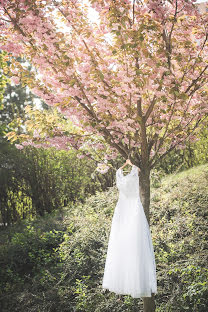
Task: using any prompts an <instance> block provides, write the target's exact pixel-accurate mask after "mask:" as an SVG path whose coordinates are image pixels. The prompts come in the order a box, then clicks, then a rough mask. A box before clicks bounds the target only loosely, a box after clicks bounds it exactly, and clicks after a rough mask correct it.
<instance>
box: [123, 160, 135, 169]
mask: <svg viewBox="0 0 208 312" xmlns="http://www.w3.org/2000/svg"><path fill="white" fill-rule="evenodd" d="M127 165H130V166H133V164H132V162H131V160H130V159H129V158H127V160H126V162H125V163H124V164H123V166H121V169H123V168H124V167H126V166H127Z"/></svg>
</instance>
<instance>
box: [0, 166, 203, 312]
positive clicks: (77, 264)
mask: <svg viewBox="0 0 208 312" xmlns="http://www.w3.org/2000/svg"><path fill="white" fill-rule="evenodd" d="M153 185H154V184H153ZM156 186H157V187H152V190H151V191H152V192H151V211H150V219H151V221H150V222H151V223H150V226H151V233H152V239H153V245H154V249H155V257H156V265H157V278H158V294H157V295H156V304H157V312H168V311H171V312H183V311H189V312H191V311H193V312H205V311H207V310H208V301H207V300H208V299H207V298H208V284H207V280H208V270H207V263H208V259H207V258H208V255H207V251H206V249H205V248H206V247H207V246H206V241H207V222H206V217H207V206H208V165H202V166H198V167H195V168H192V169H189V170H187V171H185V172H181V173H179V174H176V175H168V176H166V177H164V178H163V179H162V180H161V182H160V183H157V185H156ZM117 198H118V192H117V189H116V187H115V186H114V187H112V188H110V189H109V190H108V191H106V192H103V193H97V194H96V195H94V196H91V197H90V198H88V199H87V200H86V202H85V203H84V204H77V205H74V206H71V207H67V209H66V210H65V211H63V212H62V213H61V214H60V213H59V214H54V215H48V216H45V217H44V218H39V219H37V220H32V221H27V222H26V221H25V222H23V223H21V224H19V225H15V226H13V227H11V228H9V229H6V230H5V229H4V230H1V238H0V281H1V282H0V283H1V286H0V310H1V311H2V312H10V311H12V312H13V311H18V312H22V311H24V312H38V311H40V312H52V311H57V312H73V311H76V312H109V311H111V312H127V311H128V312H131V311H132V312H134V311H135V312H136V311H142V301H141V300H140V299H133V298H131V297H130V296H121V300H119V297H118V296H117V295H115V294H114V293H111V292H109V291H105V292H104V291H102V288H101V283H102V276H103V271H104V263H105V255H106V250H107V244H108V236H109V232H110V226H111V220H112V216H113V211H114V208H115V204H116V201H117Z"/></svg>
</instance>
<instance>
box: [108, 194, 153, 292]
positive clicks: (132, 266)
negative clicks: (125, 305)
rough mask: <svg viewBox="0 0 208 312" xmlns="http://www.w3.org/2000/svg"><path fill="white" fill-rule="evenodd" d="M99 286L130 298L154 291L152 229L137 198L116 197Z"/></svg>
mask: <svg viewBox="0 0 208 312" xmlns="http://www.w3.org/2000/svg"><path fill="white" fill-rule="evenodd" d="M102 288H103V289H108V290H110V291H112V292H115V293H116V294H123V295H131V296H132V297H133V298H141V297H151V293H154V294H156V293H157V281H156V265H155V257H154V250H153V245H152V239H151V233H150V229H149V225H148V222H147V219H146V216H145V213H144V210H143V206H142V203H141V200H140V198H130V199H129V198H128V199H126V200H125V199H120V198H119V200H118V202H117V205H116V207H115V210H114V215H113V219H112V224H111V231H110V235H109V241H108V249H107V255H106V261H105V269H104V275H103V281H102Z"/></svg>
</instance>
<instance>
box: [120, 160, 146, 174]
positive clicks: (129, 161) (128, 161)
mask: <svg viewBox="0 0 208 312" xmlns="http://www.w3.org/2000/svg"><path fill="white" fill-rule="evenodd" d="M127 165H130V166H134V164H132V162H131V160H130V159H129V158H127V160H126V162H125V163H124V164H123V166H121V167H120V168H121V169H123V168H124V167H126V166H127ZM137 168H138V171H139V172H140V171H141V169H140V168H139V167H137Z"/></svg>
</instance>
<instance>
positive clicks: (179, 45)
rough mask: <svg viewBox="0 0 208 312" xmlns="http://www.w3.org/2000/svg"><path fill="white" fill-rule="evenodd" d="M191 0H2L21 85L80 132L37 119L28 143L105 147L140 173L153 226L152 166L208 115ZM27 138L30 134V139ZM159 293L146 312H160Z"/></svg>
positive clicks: (3, 40) (204, 52)
mask: <svg viewBox="0 0 208 312" xmlns="http://www.w3.org/2000/svg"><path fill="white" fill-rule="evenodd" d="M194 2H195V1H194V0H169V1H165V0H149V1H148V0H141V1H139V0H138V1H136V0H89V1H82V0H45V1H44V0H30V1H27V0H19V1H15V0H10V1H8V0H0V11H1V29H2V30H1V37H0V48H1V49H2V50H5V51H7V52H8V53H10V55H11V57H12V56H21V57H24V58H25V59H26V60H27V61H28V62H29V63H30V64H32V65H33V71H31V72H28V71H27V69H26V68H25V67H24V66H23V64H20V63H18V61H17V60H16V59H15V58H13V59H12V65H11V66H10V75H11V76H12V79H13V81H14V82H15V83H19V82H21V83H22V84H23V85H24V84H25V85H28V86H29V87H30V89H31V90H32V92H33V93H34V94H36V95H38V96H39V97H40V98H41V99H43V100H44V101H45V102H46V103H47V105H49V106H51V107H53V108H55V109H56V110H57V111H58V112H59V114H61V115H62V116H64V118H65V119H66V120H70V122H72V123H73V125H74V128H72V127H71V128H70V131H69V129H68V130H67V131H66V129H65V128H64V127H63V126H60V124H59V126H55V125H54V127H52V128H51V127H50V135H44V136H41V133H40V132H38V125H36V126H37V127H34V129H33V130H34V137H33V138H32V139H30V140H29V139H28V140H25V141H24V142H23V143H22V144H19V145H18V146H17V147H19V148H22V147H23V146H25V145H29V144H31V145H34V146H37V147H39V146H43V147H47V146H55V147H56V148H61V149H62V148H64V149H70V148H76V149H77V150H79V151H80V153H81V154H82V155H85V154H84V150H85V147H87V146H90V147H91V149H92V152H93V151H96V150H102V149H103V150H105V146H108V147H109V148H108V153H107V154H106V155H104V156H103V160H105V161H106V160H109V159H112V158H116V157H117V156H118V155H121V156H123V157H124V158H127V157H129V158H130V159H131V161H132V162H133V163H134V164H135V165H137V166H138V167H139V168H140V169H141V171H140V194H141V198H142V203H143V207H144V210H145V214H146V217H147V219H148V222H149V205H150V172H151V169H153V168H154V167H155V165H156V164H158V163H159V162H161V161H162V159H163V158H164V157H165V156H166V155H167V154H168V153H169V152H170V151H171V150H173V149H175V148H185V144H186V140H187V139H188V138H189V139H190V138H191V139H193V140H196V139H197V135H196V134H197V129H198V126H199V124H201V123H203V122H204V120H205V118H206V117H207V113H208V107H207V98H208V97H207V91H208V89H207V85H206V83H207V78H208V73H207V68H208V44H207V38H208V31H207V23H208V15H207V14H202V13H200V12H199V11H198V9H197V6H196V4H195V3H194ZM23 138H24V139H26V137H23ZM154 310H155V305H154V297H153V296H152V298H144V311H148V312H150V311H154Z"/></svg>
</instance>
